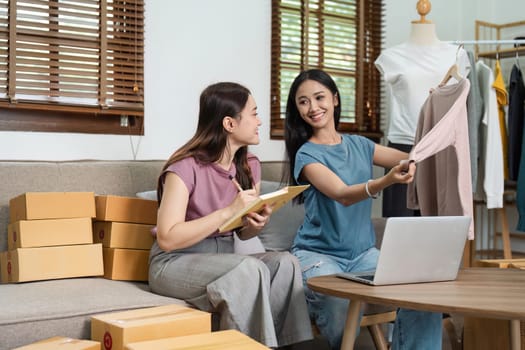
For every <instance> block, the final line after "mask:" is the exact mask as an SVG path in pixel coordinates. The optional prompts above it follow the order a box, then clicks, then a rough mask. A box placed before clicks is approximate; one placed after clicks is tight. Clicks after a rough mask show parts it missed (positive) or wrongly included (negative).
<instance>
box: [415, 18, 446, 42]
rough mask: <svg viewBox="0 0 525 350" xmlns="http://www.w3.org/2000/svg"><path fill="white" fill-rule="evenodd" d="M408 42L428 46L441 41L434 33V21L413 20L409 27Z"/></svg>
mask: <svg viewBox="0 0 525 350" xmlns="http://www.w3.org/2000/svg"><path fill="white" fill-rule="evenodd" d="M408 42H410V43H411V44H413V45H421V46H428V45H437V44H439V43H440V42H441V41H440V40H439V38H438V37H437V35H436V26H435V24H434V23H431V22H427V23H419V22H416V21H414V22H412V24H411V27H410V36H409V37H408Z"/></svg>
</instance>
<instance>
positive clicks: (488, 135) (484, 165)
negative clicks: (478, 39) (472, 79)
mask: <svg viewBox="0 0 525 350" xmlns="http://www.w3.org/2000/svg"><path fill="white" fill-rule="evenodd" d="M476 70H477V72H478V80H479V88H480V91H481V96H482V98H483V105H484V107H485V108H484V111H483V119H482V120H481V123H482V130H481V132H480V145H482V147H481V148H482V149H481V153H480V158H479V160H480V161H479V164H478V169H479V174H478V186H477V189H476V194H475V198H476V199H478V200H485V201H486V202H487V208H488V209H493V208H502V207H503V189H504V178H503V152H502V151H501V132H500V124H499V120H498V119H499V117H498V103H497V99H496V91H495V90H494V88H493V84H494V74H493V72H492V69H490V67H489V66H487V65H486V64H485V63H483V61H478V62H477V63H476Z"/></svg>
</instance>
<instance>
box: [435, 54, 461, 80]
mask: <svg viewBox="0 0 525 350" xmlns="http://www.w3.org/2000/svg"><path fill="white" fill-rule="evenodd" d="M462 47H463V44H461V45H459V46H458V50H457V51H456V62H455V63H454V64H453V65H452V66H451V67H450V68H449V69H448V71H447V74H445V77H444V78H443V80H442V81H441V83H439V86H444V85H445V84H446V83H448V81H449V80H450V78H454V79H456V80H457V81H460V80H461V79H463V77H462V76H461V74H459V66H458V63H457V62H458V58H459V51H460V50H461V48H462Z"/></svg>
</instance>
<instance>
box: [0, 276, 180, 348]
mask: <svg viewBox="0 0 525 350" xmlns="http://www.w3.org/2000/svg"><path fill="white" fill-rule="evenodd" d="M0 287H1V292H0V293H1V295H2V297H1V299H0V309H1V310H2V312H0V329H1V330H2V332H0V349H2V350H4V349H12V348H14V347H17V346H21V345H24V344H28V343H31V342H34V341H37V340H41V339H45V338H49V337H52V336H56V335H62V336H67V337H71V338H82V339H90V336H91V334H90V317H91V315H95V314H99V313H107V312H114V311H121V310H130V309H138V308H143V307H152V306H158V305H166V304H181V305H186V306H189V305H188V304H186V303H185V302H184V301H181V300H179V299H175V298H170V297H165V296H161V295H157V294H153V293H151V292H150V291H149V286H148V284H147V283H142V282H128V281H114V280H108V279H104V278H99V277H91V278H72V279H61V280H52V281H41V282H28V283H18V284H4V285H1V286H0Z"/></svg>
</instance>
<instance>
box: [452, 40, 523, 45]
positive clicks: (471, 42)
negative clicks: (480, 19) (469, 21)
mask: <svg viewBox="0 0 525 350" xmlns="http://www.w3.org/2000/svg"><path fill="white" fill-rule="evenodd" d="M447 43H450V44H456V45H478V44H479V45H510V44H523V45H525V39H524V40H453V41H447Z"/></svg>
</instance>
